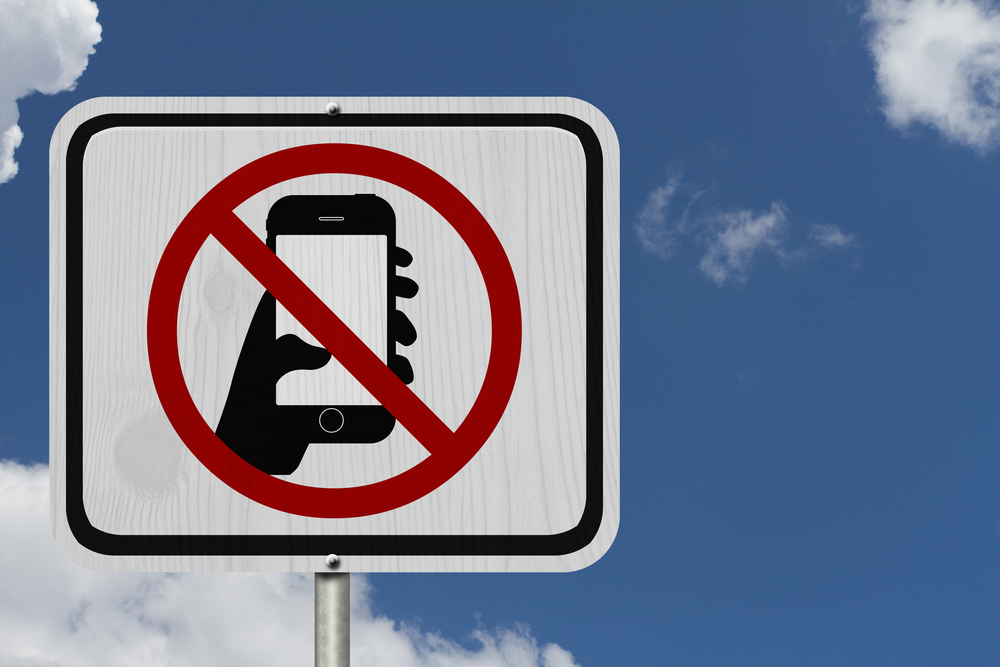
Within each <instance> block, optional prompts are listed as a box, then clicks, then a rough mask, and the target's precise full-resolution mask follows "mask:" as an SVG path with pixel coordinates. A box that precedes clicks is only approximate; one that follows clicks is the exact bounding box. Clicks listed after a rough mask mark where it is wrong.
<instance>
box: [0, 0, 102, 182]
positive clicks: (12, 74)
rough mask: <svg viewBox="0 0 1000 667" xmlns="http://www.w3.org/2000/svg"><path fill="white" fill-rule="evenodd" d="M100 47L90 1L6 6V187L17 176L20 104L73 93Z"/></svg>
mask: <svg viewBox="0 0 1000 667" xmlns="http://www.w3.org/2000/svg"><path fill="white" fill-rule="evenodd" d="M99 41H101V26H100V24H98V23H97V5H95V4H94V3H93V2H90V0H0V63H2V65H0V183H6V182H7V181H9V180H10V179H12V178H14V176H15V175H16V174H17V162H15V161H14V150H15V149H16V148H17V147H18V146H20V145H21V139H22V138H23V136H24V134H23V133H22V132H21V128H20V127H19V126H18V124H17V121H18V117H19V116H18V110H17V100H19V99H20V98H22V97H24V96H25V95H29V94H31V93H32V92H35V91H38V92H42V93H48V94H50V95H51V94H55V93H58V92H60V91H63V90H72V89H73V88H74V87H75V86H76V80H77V79H78V78H79V77H80V75H81V74H82V73H83V70H85V69H86V68H87V59H88V57H89V56H90V54H92V53H94V45H95V44H97V42H99Z"/></svg>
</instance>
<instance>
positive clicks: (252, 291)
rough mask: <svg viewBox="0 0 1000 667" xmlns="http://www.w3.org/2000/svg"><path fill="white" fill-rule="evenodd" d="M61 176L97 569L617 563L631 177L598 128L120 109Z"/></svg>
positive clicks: (71, 155) (506, 113) (62, 507)
mask: <svg viewBox="0 0 1000 667" xmlns="http://www.w3.org/2000/svg"><path fill="white" fill-rule="evenodd" d="M330 102H336V103H337V105H338V106H339V112H338V113H335V114H333V115H331V114H330V113H327V105H328V103H330ZM50 160H51V236H50V238H51V267H50V274H51V275H50V284H51V288H50V289H51V303H50V318H51V319H50V322H51V324H50V329H51V352H50V355H51V358H50V373H51V388H50V401H51V410H50V420H51V429H50V431H51V434H52V436H51V437H52V440H51V452H50V464H51V474H52V524H53V531H54V533H55V536H56V539H57V541H58V542H59V544H60V546H61V547H62V548H63V550H64V551H65V552H66V553H67V554H68V555H69V556H70V557H71V558H73V560H75V561H76V562H78V563H80V564H82V565H85V566H87V567H91V568H94V569H101V570H115V571H195V570H215V571H290V572H291V571H297V572H311V571H324V570H328V569H329V566H327V564H326V557H327V555H329V554H336V555H337V556H338V557H339V564H338V565H337V568H338V569H339V570H341V571H355V572H378V571H508V570H509V571H556V570H575V569H579V568H582V567H586V566H587V565H590V564H591V563H593V562H594V561H596V560H597V559H598V558H600V557H601V556H602V555H603V554H604V552H605V551H607V549H608V548H609V547H610V545H611V542H612V540H613V539H614V536H615V534H616V532H617V529H618V521H619V491H618V481H619V470H618V461H619V456H618V452H619V442H618V441H619V370H618V368H619V286H618V281H619V203H618V197H619V195H618V193H619V165H618V142H617V138H616V136H615V133H614V130H613V129H612V127H611V125H610V123H609V122H608V120H607V119H606V118H605V117H604V116H603V115H602V114H601V113H600V112H599V111H597V110H596V109H595V108H594V107H592V106H590V105H588V104H586V103H585V102H581V101H579V100H575V99H568V98H528V99H478V98H440V99H408V98H384V99H382V98H338V99H335V100H332V99H327V98H322V99H312V98H295V99H250V98H236V99H222V98H210V99H193V98H192V99H158V98H149V99H145V98H135V99H128V98H125V99H114V98H108V99H96V100H91V101H88V102H85V103H83V104H81V105H79V106H77V107H75V108H74V109H72V110H71V111H70V112H69V113H68V114H67V115H66V116H65V117H64V118H63V120H62V121H61V122H60V124H59V126H58V127H57V128H56V131H55V133H54V135H53V138H52V144H51V156H50Z"/></svg>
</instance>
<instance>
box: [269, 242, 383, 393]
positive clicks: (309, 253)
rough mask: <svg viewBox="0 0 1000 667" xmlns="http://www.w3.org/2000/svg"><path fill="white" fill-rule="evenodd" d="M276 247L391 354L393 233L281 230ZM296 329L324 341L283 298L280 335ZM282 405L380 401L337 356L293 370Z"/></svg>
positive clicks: (377, 349)
mask: <svg viewBox="0 0 1000 667" xmlns="http://www.w3.org/2000/svg"><path fill="white" fill-rule="evenodd" d="M275 244H276V245H275V252H276V253H277V255H278V257H279V258H280V259H281V261H283V262H284V263H285V264H286V265H287V266H288V267H289V268H290V269H291V270H292V271H294V272H295V273H296V275H298V276H299V278H301V279H302V282H304V283H305V284H306V285H307V286H308V287H309V289H311V290H312V291H313V292H314V293H315V294H316V296H318V297H319V298H320V299H322V300H323V302H324V303H325V304H326V305H327V306H329V307H330V309H331V310H332V311H333V312H334V313H335V314H336V315H337V317H339V318H340V319H341V320H342V321H343V322H344V324H346V325H347V326H348V327H349V328H350V329H351V331H353V332H354V334H355V335H356V336H357V337H358V338H360V339H361V340H362V342H364V344H365V345H367V346H368V348H369V349H371V350H372V352H374V353H375V354H376V355H377V356H378V357H379V358H380V359H381V360H382V361H387V359H388V349H387V348H388V341H387V329H388V316H389V314H388V313H387V312H386V304H387V302H388V289H389V286H388V284H387V280H388V278H387V276H388V268H389V267H388V239H387V237H386V236H384V235H381V234H302V235H298V234H277V235H276V236H275ZM288 333H292V334H295V335H296V336H298V337H299V338H301V339H302V340H304V341H306V342H307V343H309V344H311V345H319V344H320V343H319V342H318V341H317V340H316V338H315V337H314V336H313V335H312V334H311V333H309V332H308V331H307V330H306V328H305V327H304V326H302V325H301V324H299V322H298V320H296V319H295V318H294V317H292V315H291V313H289V312H288V311H287V310H285V309H284V307H282V305H281V302H278V304H277V306H276V308H275V335H276V338H280V337H281V336H283V335H285V334H288ZM275 391H276V395H275V399H276V402H277V404H278V405H378V401H376V400H375V398H374V397H373V396H372V395H371V394H370V393H369V392H368V390H367V389H365V388H364V386H362V384H361V383H360V382H358V381H357V380H355V379H354V377H353V376H352V375H351V374H350V373H348V372H347V369H345V368H344V367H343V366H342V365H341V364H340V362H338V361H337V359H336V358H333V359H331V360H330V362H329V363H328V364H327V365H326V366H324V367H323V368H320V369H318V370H301V371H293V372H291V373H288V374H287V375H285V376H284V377H282V378H281V379H280V380H278V383H277V386H276V387H275Z"/></svg>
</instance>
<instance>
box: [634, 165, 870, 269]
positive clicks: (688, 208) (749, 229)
mask: <svg viewBox="0 0 1000 667" xmlns="http://www.w3.org/2000/svg"><path fill="white" fill-rule="evenodd" d="M685 192H690V188H688V187H687V186H686V185H685V184H684V183H683V181H682V180H681V174H679V173H675V174H673V175H671V176H670V178H669V179H668V180H667V182H666V183H664V184H663V185H661V186H659V187H658V188H656V189H655V190H653V191H652V192H651V193H650V194H649V197H648V198H647V199H646V204H645V206H643V208H642V210H641V211H640V212H639V216H638V218H639V222H638V224H636V226H635V232H636V236H638V237H639V242H640V243H641V244H642V247H643V249H644V250H646V251H648V252H651V253H653V254H655V255H657V256H658V257H660V258H661V259H663V260H666V261H669V260H671V259H672V258H673V257H674V256H675V255H676V254H677V251H678V248H679V247H680V244H681V241H682V240H683V239H684V238H685V237H692V238H694V239H695V240H696V241H697V242H698V243H700V244H701V245H702V246H703V247H704V250H705V254H704V255H703V256H702V258H701V261H700V262H699V263H698V269H699V270H700V271H701V272H702V273H703V274H705V275H706V276H707V277H709V278H711V279H712V280H713V281H714V282H715V284H716V285H718V286H719V287H722V286H723V285H725V284H726V283H736V284H744V283H746V282H747V280H749V278H750V271H751V269H752V267H753V264H754V262H755V260H756V258H757V257H758V256H760V255H761V254H770V255H773V256H774V257H775V258H776V259H777V260H778V261H779V262H780V263H781V264H782V265H783V266H787V265H789V264H791V263H793V262H796V261H799V260H803V259H805V258H806V257H808V256H809V254H810V248H809V247H799V248H791V247H789V245H788V241H787V238H788V231H789V228H790V222H789V219H788V207H786V206H785V205H784V204H783V203H781V202H780V201H775V202H772V203H771V209H770V210H769V211H765V212H762V213H758V212H754V211H751V210H748V209H731V210H729V211H724V212H722V213H718V212H716V213H711V214H702V215H697V216H696V215H692V207H693V205H694V204H695V202H696V201H697V200H698V198H699V197H701V196H702V195H703V194H704V193H705V191H704V190H703V191H700V192H695V193H694V194H693V195H689V197H690V198H689V199H687V202H686V203H685V204H684V207H683V210H682V212H681V213H680V214H679V215H677V216H674V217H671V215H670V213H671V211H673V210H674V209H676V208H677V207H676V206H673V204H674V202H675V201H676V199H677V198H678V197H681V196H683V195H684V193H685ZM809 240H810V246H812V247H818V248H823V249H826V250H842V249H844V248H848V247H851V246H856V245H857V243H856V241H855V238H854V235H853V234H845V233H843V232H842V231H840V228H839V227H837V226H836V225H832V224H828V225H813V226H812V228H811V230H810V233H809Z"/></svg>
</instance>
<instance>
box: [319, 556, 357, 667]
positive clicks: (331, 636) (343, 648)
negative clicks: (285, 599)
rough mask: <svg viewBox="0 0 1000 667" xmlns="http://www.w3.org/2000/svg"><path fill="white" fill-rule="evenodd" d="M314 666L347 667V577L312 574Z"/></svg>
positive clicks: (349, 653)
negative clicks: (314, 637) (314, 594)
mask: <svg viewBox="0 0 1000 667" xmlns="http://www.w3.org/2000/svg"><path fill="white" fill-rule="evenodd" d="M316 667H351V574H350V572H317V573H316Z"/></svg>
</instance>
